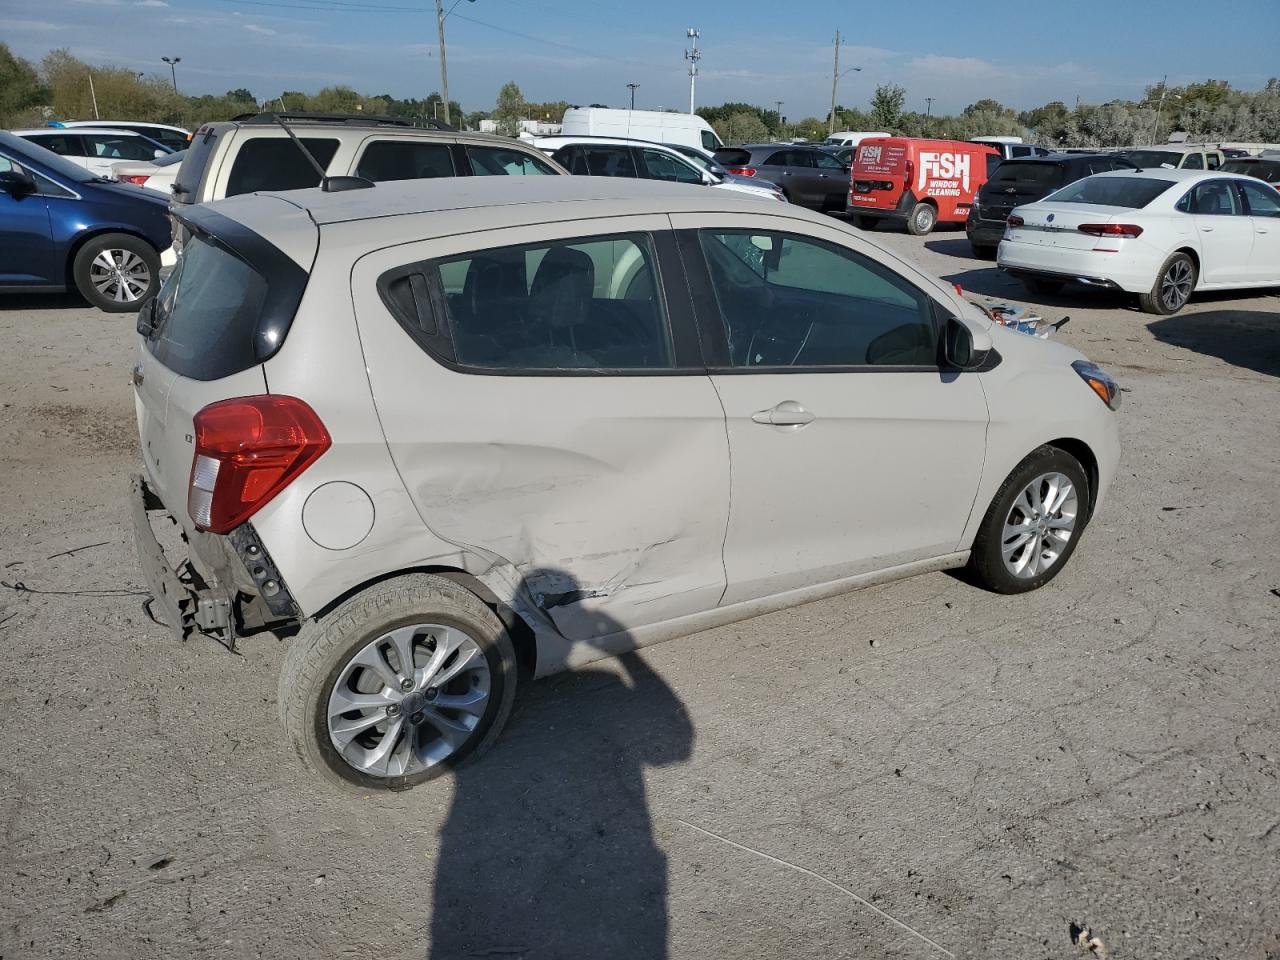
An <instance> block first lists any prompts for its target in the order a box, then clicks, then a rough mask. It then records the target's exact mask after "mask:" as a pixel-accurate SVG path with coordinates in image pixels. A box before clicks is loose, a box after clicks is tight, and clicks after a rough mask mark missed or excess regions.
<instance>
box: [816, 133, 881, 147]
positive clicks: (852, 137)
mask: <svg viewBox="0 0 1280 960" xmlns="http://www.w3.org/2000/svg"><path fill="white" fill-rule="evenodd" d="M890 136H893V134H890V133H867V132H858V131H855V130H842V131H840V132H839V133H833V134H832V135H831V136H829V137H827V139H825V140H823V141H822V145H823V146H824V147H856V146H857V145H858V144H860V143H861V142H862V141H863V140H870V139H871V138H872V137H890Z"/></svg>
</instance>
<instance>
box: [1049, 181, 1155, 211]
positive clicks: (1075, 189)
mask: <svg viewBox="0 0 1280 960" xmlns="http://www.w3.org/2000/svg"><path fill="white" fill-rule="evenodd" d="M1172 186H1173V181H1172V180H1156V179H1153V178H1151V177H1133V176H1129V177H1085V178H1084V179H1083V180H1077V181H1076V182H1075V183H1073V184H1070V185H1069V186H1066V187H1063V188H1062V189H1061V190H1059V191H1058V192H1057V193H1055V194H1053V195H1052V196H1049V197H1046V198H1045V201H1044V202H1045V203H1091V204H1097V205H1098V206H1101V207H1129V208H1130V209H1132V210H1141V209H1142V208H1143V207H1145V206H1146V205H1147V204H1148V203H1150V202H1151V201H1152V200H1154V199H1155V198H1156V197H1158V196H1160V194H1162V193H1164V192H1165V191H1166V190H1168V189H1169V188H1170V187H1172Z"/></svg>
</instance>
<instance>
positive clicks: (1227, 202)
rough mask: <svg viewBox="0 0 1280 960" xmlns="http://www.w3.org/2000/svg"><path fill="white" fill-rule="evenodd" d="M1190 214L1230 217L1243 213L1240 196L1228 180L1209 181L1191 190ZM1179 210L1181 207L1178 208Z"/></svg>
mask: <svg viewBox="0 0 1280 960" xmlns="http://www.w3.org/2000/svg"><path fill="white" fill-rule="evenodd" d="M1188 196H1189V197H1190V201H1189V203H1190V212H1191V213H1195V214H1200V215H1202V216H1211V217H1232V216H1239V215H1240V214H1241V213H1243V212H1244V211H1243V210H1242V209H1241V207H1240V195H1239V194H1238V193H1236V188H1235V184H1234V183H1233V182H1232V181H1230V180H1210V181H1209V182H1208V183H1201V184H1198V185H1197V186H1195V187H1194V188H1192V190H1191V192H1190V193H1189V194H1188ZM1180 209H1181V207H1180Z"/></svg>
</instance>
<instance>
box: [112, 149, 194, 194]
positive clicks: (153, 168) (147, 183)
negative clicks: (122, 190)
mask: <svg viewBox="0 0 1280 960" xmlns="http://www.w3.org/2000/svg"><path fill="white" fill-rule="evenodd" d="M186 156H187V151H185V150H179V151H178V152H177V153H171V154H169V155H168V156H166V157H157V158H156V159H155V160H122V161H121V162H119V163H113V164H112V165H111V176H112V177H114V178H115V179H116V180H119V181H120V182H121V183H132V184H135V185H136V186H139V187H144V188H145V189H147V190H155V191H157V192H158V193H163V194H164V195H165V196H166V197H167V196H169V194H170V193H171V192H172V191H171V189H170V188H171V187H172V186H173V181H174V180H175V179H177V176H178V170H179V168H180V167H181V166H182V161H183V160H184V159H185V158H186Z"/></svg>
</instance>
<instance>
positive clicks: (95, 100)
mask: <svg viewBox="0 0 1280 960" xmlns="http://www.w3.org/2000/svg"><path fill="white" fill-rule="evenodd" d="M89 97H90V98H91V99H92V100H93V119H95V120H101V119H102V117H100V116H98V95H97V94H96V93H94V92H93V71H92V70H90V71H89Z"/></svg>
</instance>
